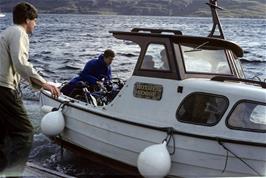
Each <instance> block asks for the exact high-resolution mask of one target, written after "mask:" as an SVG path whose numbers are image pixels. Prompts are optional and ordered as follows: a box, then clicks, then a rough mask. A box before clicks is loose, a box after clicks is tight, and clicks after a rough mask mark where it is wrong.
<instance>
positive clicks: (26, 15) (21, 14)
mask: <svg viewBox="0 0 266 178" xmlns="http://www.w3.org/2000/svg"><path fill="white" fill-rule="evenodd" d="M37 17H38V12H37V9H36V8H35V7H34V6H33V5H31V4H30V3H28V2H21V3H18V4H17V5H16V6H15V7H14V9H13V22H14V24H17V25H20V24H23V23H25V22H26V20H27V19H30V20H34V19H35V18H37Z"/></svg>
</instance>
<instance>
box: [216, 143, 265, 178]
mask: <svg viewBox="0 0 266 178" xmlns="http://www.w3.org/2000/svg"><path fill="white" fill-rule="evenodd" d="M218 143H219V144H220V145H221V146H222V147H223V148H224V149H225V150H226V151H227V152H230V153H231V154H232V155H233V156H235V157H236V158H237V159H239V160H240V161H241V162H243V163H244V164H245V165H246V166H247V167H248V168H250V169H251V170H252V171H254V172H255V173H256V174H257V175H258V176H261V175H260V173H259V172H258V171H256V170H255V169H254V168H253V167H251V166H250V165H249V164H248V163H247V162H246V161H244V160H243V159H242V158H240V157H239V156H237V155H236V154H235V153H234V152H232V151H231V150H230V149H229V148H227V147H226V146H225V145H224V144H223V142H222V141H221V140H219V139H218ZM227 159H228V158H227ZM226 164H227V161H226ZM225 168H226V165H225ZM225 168H224V170H223V171H225Z"/></svg>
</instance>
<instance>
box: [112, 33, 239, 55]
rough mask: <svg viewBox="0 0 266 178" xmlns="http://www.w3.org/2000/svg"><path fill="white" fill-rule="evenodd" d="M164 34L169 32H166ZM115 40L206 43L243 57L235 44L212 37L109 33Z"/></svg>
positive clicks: (208, 45)
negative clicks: (161, 40) (166, 39)
mask: <svg viewBox="0 0 266 178" xmlns="http://www.w3.org/2000/svg"><path fill="white" fill-rule="evenodd" d="M166 32H171V31H170V30H167V31H166ZM110 33H112V34H113V35H114V36H115V37H116V38H118V39H123V40H130V41H134V42H136V43H138V42H141V41H142V40H140V39H142V38H147V37H148V38H158V37H159V38H168V39H169V40H171V41H173V42H176V43H189V44H195V47H196V46H197V45H202V44H203V43H206V42H208V43H207V44H206V45H205V46H207V47H223V48H225V49H229V50H231V51H232V52H233V53H234V54H235V55H236V56H237V57H243V54H244V52H243V49H242V48H241V47H240V46H238V45H237V44H235V43H233V42H230V41H227V40H224V39H220V38H213V37H199V36H187V35H182V33H181V34H177V33H174V32H173V33H174V34H175V35H172V34H162V33H152V32H151V33H146V32H135V31H131V32H123V31H110Z"/></svg>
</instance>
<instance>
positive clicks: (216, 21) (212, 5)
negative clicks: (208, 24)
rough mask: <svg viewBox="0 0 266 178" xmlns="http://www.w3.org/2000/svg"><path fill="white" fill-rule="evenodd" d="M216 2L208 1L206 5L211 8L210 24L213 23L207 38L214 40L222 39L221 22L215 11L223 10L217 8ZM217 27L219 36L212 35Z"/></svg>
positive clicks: (215, 0) (214, 0) (213, 0)
mask: <svg viewBox="0 0 266 178" xmlns="http://www.w3.org/2000/svg"><path fill="white" fill-rule="evenodd" d="M217 1H218V0H210V1H209V3H206V4H207V5H209V6H210V8H211V12H212V22H213V26H212V30H211V32H210V34H209V35H208V37H214V38H222V39H224V33H223V29H222V26H221V22H220V19H219V16H218V13H217V11H216V9H220V10H223V8H221V7H219V6H217ZM217 26H218V30H219V32H220V34H219V35H215V34H214V33H215V31H216V28H217Z"/></svg>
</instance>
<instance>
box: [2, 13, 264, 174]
mask: <svg viewBox="0 0 266 178" xmlns="http://www.w3.org/2000/svg"><path fill="white" fill-rule="evenodd" d="M221 22H222V24H223V29H224V34H225V37H226V39H228V40H232V41H233V42H235V43H238V44H239V45H240V46H241V47H242V48H243V49H244V51H245V54H244V58H245V59H244V60H242V63H243V68H244V71H245V74H246V76H247V78H252V77H254V76H259V77H260V78H262V79H265V78H266V71H265V69H266V19H221ZM10 24H11V15H10V14H7V16H6V17H5V18H0V32H1V31H2V30H3V29H5V28H6V27H7V26H9V25H10ZM134 27H147V28H153V27H154V28H169V29H177V30H181V31H182V32H183V34H186V35H202V36H207V35H208V33H209V30H210V29H211V27H212V22H211V19H210V18H191V17H187V18H184V17H149V16H146V17H142V16H93V15H66V14H65V15H54V14H41V15H40V17H39V19H38V27H37V28H36V30H35V32H34V34H33V35H32V36H31V39H30V41H31V44H30V45H31V46H30V60H31V62H32V63H33V64H34V66H35V67H36V68H37V69H38V70H39V71H40V73H41V74H42V75H43V76H44V77H45V78H46V79H47V80H50V81H58V82H63V81H67V80H69V79H71V78H72V77H74V76H75V74H77V73H78V72H79V71H80V70H81V69H82V68H83V66H84V64H85V63H86V62H87V61H88V60H89V59H91V58H93V57H95V56H97V55H98V54H99V53H100V52H102V51H103V50H104V49H106V48H112V49H113V50H115V51H116V53H117V57H116V60H115V61H114V62H113V64H112V69H113V76H114V77H117V76H119V77H121V78H123V79H127V78H128V77H129V76H130V75H131V72H132V70H133V68H134V65H135V62H136V60H137V57H138V52H139V48H138V46H136V45H134V44H132V43H129V42H124V41H121V40H117V39H115V38H114V37H113V36H112V34H111V33H109V31H110V30H120V31H121V30H123V31H129V30H130V29H132V28H134ZM23 93H24V101H25V104H26V107H27V110H28V113H29V115H30V118H31V120H32V123H33V124H34V127H35V137H34V138H35V139H34V140H35V141H34V145H33V148H32V152H31V155H30V161H32V162H35V163H36V164H38V165H42V166H44V167H48V168H51V169H54V170H57V171H60V172H62V173H66V174H70V175H74V176H78V177H83V176H95V177H101V176H104V175H109V174H112V175H113V174H118V173H117V172H115V171H114V170H111V169H109V168H106V167H104V166H102V165H98V164H95V163H93V162H90V161H87V160H86V159H84V158H82V157H79V156H77V155H74V154H73V153H70V152H66V153H65V156H64V159H63V160H61V159H60V147H59V146H57V145H55V144H53V143H52V142H51V141H50V140H49V139H48V138H47V137H45V136H44V135H43V134H41V133H40V128H39V125H40V120H41V118H42V116H43V113H42V112H41V111H40V109H39V104H38V102H37V100H38V92H35V91H32V90H31V89H30V88H28V87H23Z"/></svg>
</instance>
